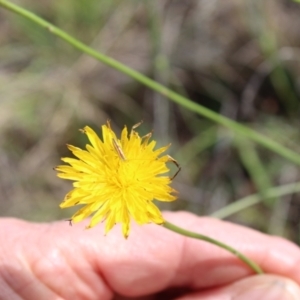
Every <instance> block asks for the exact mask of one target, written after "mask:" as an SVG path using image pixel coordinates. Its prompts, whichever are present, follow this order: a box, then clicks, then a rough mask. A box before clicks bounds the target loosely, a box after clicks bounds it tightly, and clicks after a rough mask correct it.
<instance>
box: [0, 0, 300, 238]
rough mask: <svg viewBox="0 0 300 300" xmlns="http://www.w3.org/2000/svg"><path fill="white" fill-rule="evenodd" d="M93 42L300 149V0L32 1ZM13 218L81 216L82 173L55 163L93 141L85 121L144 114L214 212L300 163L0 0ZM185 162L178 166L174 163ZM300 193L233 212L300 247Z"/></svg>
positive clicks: (0, 150)
mask: <svg viewBox="0 0 300 300" xmlns="http://www.w3.org/2000/svg"><path fill="white" fill-rule="evenodd" d="M19 4H20V5H22V6H24V7H25V8H27V9H30V10H32V11H34V12H35V13H37V14H38V15H40V16H42V17H44V18H45V19H47V20H49V21H50V22H52V23H54V24H55V25H57V26H59V27H61V28H62V29H63V30H65V31H67V32H68V33H70V34H72V35H73V36H75V37H77V38H78V39H80V40H81V41H83V42H85V43H86V44H88V45H90V46H92V47H93V48H95V49H97V50H99V51H101V52H103V53H106V54H108V55H109V56H111V57H114V58H116V59H118V60H120V61H121V62H123V63H125V64H126V65H128V66H130V67H132V68H134V69H136V70H138V71H140V72H142V73H144V74H146V75H147V76H149V77H151V78H153V79H155V80H156V81H158V82H160V83H162V84H164V85H166V86H168V87H170V88H172V89H173V90H175V91H177V92H179V93H181V94H183V95H186V96H188V97H189V98H191V99H192V100H193V101H194V102H196V103H199V104H202V105H204V106H206V107H208V108H210V109H212V110H214V111H216V112H218V113H219V114H222V115H224V116H227V117H229V118H231V119H234V120H236V121H238V122H243V123H244V124H246V125H247V126H249V127H251V128H254V129H255V130H257V131H259V132H261V133H263V134H264V135H266V136H268V137H271V138H272V139H274V140H276V141H278V142H279V143H281V144H283V145H285V146H286V147H288V148H290V149H292V150H294V151H296V152H298V153H299V155H300V132H299V128H300V127H299V125H300V86H299V84H300V81H299V80H300V64H299V61H300V48H299V47H300V31H299V28H300V18H299V15H300V5H299V4H297V3H294V2H292V1H289V0H276V1H260V0H257V1H253V0H247V1H239V0H227V1H222V0H189V1H184V0H126V1H124V0H110V1H107V0H76V1H74V0H63V1H62V0H59V1H58V0H57V1H46V0H44V1H33V0H20V1H19ZM0 95H1V97H0V134H1V140H0V195H1V196H0V215H1V216H14V217H20V218H24V219H28V220H34V221H51V220H56V219H64V218H68V217H69V216H71V214H72V213H73V211H72V209H69V210H61V209H60V208H59V207H58V205H59V203H60V202H61V200H62V199H63V197H64V195H65V193H66V192H67V191H69V190H70V189H71V182H67V181H63V180H60V179H58V178H57V177H56V173H55V171H53V167H55V166H56V165H58V164H60V163H61V162H60V157H63V156H69V155H70V153H69V152H68V150H67V148H66V146H65V145H66V143H69V144H73V145H76V146H81V147H83V146H84V145H85V144H86V143H87V140H86V139H85V136H83V135H82V134H81V133H80V132H79V131H78V129H79V128H82V127H83V126H85V125H89V126H91V127H93V128H94V129H95V130H96V131H98V132H100V130H99V129H100V126H101V125H102V124H103V123H105V122H106V121H107V120H108V119H110V120H111V122H112V126H113V128H114V129H115V131H117V132H120V130H121V129H122V127H123V126H124V124H127V125H128V126H132V125H133V124H136V123H138V122H139V121H140V120H143V121H144V123H143V125H142V126H140V128H139V131H140V132H141V134H144V133H147V132H149V131H151V130H152V129H153V130H154V138H155V139H157V140H158V145H159V146H162V145H165V144H168V143H169V142H171V143H172V147H171V149H170V154H171V155H172V156H173V157H174V158H175V159H176V160H178V162H179V163H180V165H181V167H182V171H181V172H180V174H179V175H178V176H177V177H176V179H175V180H174V184H173V186H174V187H175V188H176V189H177V190H178V191H179V192H180V194H179V199H178V201H176V202H174V203H170V204H164V205H162V206H161V207H162V208H164V209H172V210H187V211H191V212H194V213H196V214H198V215H209V214H211V213H213V212H215V211H217V210H218V209H221V208H223V207H226V206H227V205H229V204H231V203H234V201H236V200H238V199H240V198H242V197H245V196H247V195H251V194H253V193H258V194H259V195H261V196H264V193H265V192H266V190H268V189H269V188H270V187H273V186H278V185H284V184H288V183H292V182H298V181H300V174H299V167H297V166H295V165H293V164H292V163H290V162H289V161H287V160H286V159H283V158H281V157H279V156H278V155H276V154H273V153H271V152H270V151H269V150H266V149H264V148H262V147H261V146H257V145H255V144H253V143H252V142H249V141H248V140H245V139H243V137H241V136H235V135H234V134H233V133H232V132H230V131H229V130H227V129H225V128H223V127H220V126H217V125H216V124H215V123H213V122H211V121H208V120H207V119H205V118H202V117H200V116H199V115H196V114H195V113H192V112H190V111H187V110H186V109H184V108H182V107H179V106H178V105H176V104H174V103H172V102H170V101H169V100H167V99H165V98H164V97H162V96H160V95H158V94H157V93H155V92H152V91H151V90H149V89H148V88H145V87H144V86H142V85H140V84H138V83H136V82H135V81H133V80H132V79H130V78H128V77H126V76H125V75H122V74H120V73H119V72H117V71H115V70H112V69H110V68H108V67H106V66H104V65H102V64H101V63H99V62H97V61H96V60H94V59H93V58H90V57H88V56H87V55H83V54H81V53H79V52H78V51H77V50H75V49H73V48H72V47H71V46H70V45H68V44H66V43H65V42H63V41H61V40H59V39H58V38H55V37H53V36H52V35H51V34H50V33H49V32H47V31H45V30H43V29H41V28H39V27H37V26H36V25H35V24H33V23H31V22H29V21H27V20H25V19H23V18H21V17H19V16H16V15H13V14H12V13H10V12H8V11H5V10H4V9H2V8H0ZM172 170H173V171H174V170H175V169H173V167H172ZM299 201H300V197H299V195H297V194H296V193H295V194H293V193H291V194H289V195H286V196H284V197H273V198H269V199H268V200H266V201H262V202H261V203H259V204H257V205H254V206H251V207H249V208H247V209H244V210H241V211H239V212H238V213H235V214H233V215H230V216H227V219H229V220H231V221H234V222H237V223H241V224H244V225H247V226H251V227H254V228H256V229H259V230H261V231H264V232H268V233H271V234H278V235H282V236H285V237H287V238H289V239H292V240H294V241H296V242H298V243H299V241H300V231H299V216H300V202H299Z"/></svg>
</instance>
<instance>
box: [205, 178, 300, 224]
mask: <svg viewBox="0 0 300 300" xmlns="http://www.w3.org/2000/svg"><path fill="white" fill-rule="evenodd" d="M299 192H300V182H297V183H290V184H286V185H282V186H277V187H273V188H270V189H268V190H266V191H265V192H264V194H263V195H260V194H253V195H250V196H246V197H244V198H242V199H240V200H237V201H235V202H233V203H231V204H229V205H227V206H225V207H224V208H221V209H220V210H217V211H215V212H214V213H212V214H211V215H210V216H211V217H215V218H220V219H224V218H227V217H229V216H231V215H233V214H235V213H237V212H239V211H241V210H243V209H246V208H248V207H250V206H252V205H255V204H257V203H259V202H261V201H262V200H263V199H267V198H275V197H282V196H285V195H289V194H293V193H299Z"/></svg>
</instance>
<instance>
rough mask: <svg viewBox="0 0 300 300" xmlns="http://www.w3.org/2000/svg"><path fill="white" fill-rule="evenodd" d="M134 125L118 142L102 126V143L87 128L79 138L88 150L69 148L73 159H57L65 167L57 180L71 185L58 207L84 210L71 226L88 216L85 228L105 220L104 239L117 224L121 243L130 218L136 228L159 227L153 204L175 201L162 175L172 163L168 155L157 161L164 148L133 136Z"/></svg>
mask: <svg viewBox="0 0 300 300" xmlns="http://www.w3.org/2000/svg"><path fill="white" fill-rule="evenodd" d="M138 125H139V124H137V125H135V126H133V128H132V130H131V131H130V133H128V131H127V128H126V126H125V127H124V129H123V130H122V133H121V138H120V139H118V138H117V137H116V135H115V133H114V132H113V131H112V129H111V127H110V123H109V122H107V124H106V125H103V126H102V136H103V138H102V140H101V139H100V138H99V137H98V136H97V134H96V133H95V132H94V131H93V130H92V129H91V128H90V127H88V126H86V127H85V128H84V129H83V132H84V133H85V134H86V135H87V137H88V139H89V140H90V142H91V145H86V150H82V149H80V148H77V147H74V146H71V145H68V148H69V149H70V150H71V151H72V152H73V154H74V155H75V156H76V157H77V159H75V158H62V161H64V162H65V163H68V164H69V165H61V166H58V167H57V168H56V170H57V171H58V172H59V173H58V174H57V176H58V177H60V178H63V179H69V180H73V181H75V182H74V183H73V187H74V189H73V190H71V191H70V192H69V193H68V194H67V195H66V196H65V199H64V201H63V202H62V203H61V204H60V207H61V208H65V207H70V206H74V205H78V204H83V205H84V206H83V207H82V208H81V209H79V210H78V211H77V212H76V213H75V214H74V215H73V216H72V218H71V221H73V222H79V221H81V220H83V219H85V218H86V217H88V216H89V215H91V214H93V216H92V218H91V221H90V224H89V226H88V228H90V227H93V226H95V225H96V224H97V223H99V222H101V221H104V220H105V221H106V225H105V233H107V232H108V231H109V230H110V229H111V228H112V227H113V226H114V225H115V224H116V223H121V224H122V232H123V235H124V236H125V237H126V238H127V236H128V234H129V230H130V218H131V217H132V218H133V219H134V220H135V221H136V222H137V223H138V224H146V223H151V222H153V223H156V224H162V223H164V219H163V217H162V214H161V212H160V210H159V209H158V208H157V207H156V206H155V205H154V204H153V200H154V199H156V200H160V201H173V200H175V199H176V197H175V196H174V195H173V194H174V193H175V192H176V191H175V190H174V189H172V188H171V187H170V186H169V184H170V183H171V181H172V178H170V177H168V176H166V175H163V174H165V173H167V172H169V168H168V167H167V165H166V164H167V163H168V162H170V161H171V162H174V163H175V164H176V165H177V163H176V161H174V160H173V159H172V158H171V157H170V156H169V155H163V156H160V155H161V154H162V153H163V152H165V151H166V150H167V149H168V147H169V145H168V146H165V147H162V148H159V149H157V150H154V147H155V144H156V142H155V141H149V139H150V137H151V133H149V134H147V135H146V136H144V137H140V136H139V134H138V133H137V132H136V131H135V128H136V127H137V126H138ZM173 177H174V176H173Z"/></svg>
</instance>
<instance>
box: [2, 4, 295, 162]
mask: <svg viewBox="0 0 300 300" xmlns="http://www.w3.org/2000/svg"><path fill="white" fill-rule="evenodd" d="M0 5H1V6H2V7H4V8H6V9H8V10H10V11H12V12H14V13H16V14H18V15H21V16H23V17H25V18H26V19H28V20H31V21H32V22H34V23H35V24H37V25H39V26H41V27H44V28H46V29H47V30H48V31H49V32H51V33H52V34H54V35H56V36H58V37H60V38H61V39H63V40H64V41H66V42H67V43H69V44H70V45H72V46H74V47H75V48H76V49H78V50H80V51H82V52H83V53H86V54H88V55H90V56H92V57H94V58H95V59H97V60H99V61H101V62H102V63H104V64H106V65H108V66H110V67H112V68H114V69H116V70H118V71H120V72H121V73H124V74H126V75H127V76H129V77H131V78H133V79H135V80H136V81H138V82H140V83H142V84H144V85H145V86H147V87H149V88H150V89H152V90H154V91H156V92H158V93H160V94H161V95H163V96H165V97H167V98H169V99H170V100H172V101H174V102H175V103H177V104H179V105H181V106H183V107H185V108H186V109H189V110H191V111H193V112H195V113H198V114H199V115H202V116H204V117H206V118H207V119H210V120H212V121H214V122H216V123H218V124H220V125H223V126H226V127H228V128H229V129H231V130H233V131H234V132H236V133H239V134H242V135H244V136H245V137H247V138H249V139H251V140H253V141H255V142H257V143H258V144H260V145H263V146H264V147H266V148H268V149H270V150H272V151H273V152H275V153H277V154H279V155H281V156H282V157H285V158H286V159H289V160H290V161H292V162H294V163H296V164H298V165H300V156H299V155H298V154H297V153H295V152H294V151H292V150H290V149H287V148H285V147H284V146H282V145H280V144H278V143H276V142H275V141H273V140H272V139H270V138H268V137H266V136H264V135H262V134H260V133H258V132H256V131H254V130H252V129H250V128H248V127H246V126H244V125H242V124H239V123H237V122H235V121H233V120H230V119H228V118H226V117H224V116H222V115H219V114H218V113H216V112H214V111H211V110H209V109H208V108H206V107H204V106H202V105H199V104H197V103H195V102H193V101H192V100H190V99H188V98H186V97H183V96H181V95H179V94H177V93H175V92H173V91H172V90H170V89H168V88H166V87H165V86H163V85H162V84H159V83H157V82H155V81H153V80H151V79H150V78H148V77H147V76H145V75H143V74H141V73H139V72H137V71H135V70H133V69H131V68H129V67H127V66H126V65H124V64H122V63H120V62H118V61H116V60H114V59H113V58H110V57H108V56H106V55H104V54H102V53H100V52H97V51H96V50H94V49H92V48H90V47H88V46H86V45H85V44H83V43H82V42H80V41H79V40H77V39H75V38H73V37H72V36H70V35H69V34H67V33H66V32H64V31H63V30H61V29H59V28H58V27H56V26H54V25H52V24H51V23H49V22H47V21H46V20H44V19H42V18H40V17H39V16H37V15H35V14H34V13H32V12H30V11H28V10H26V9H24V8H22V7H20V6H18V5H16V4H13V3H11V2H10V1H6V0H0Z"/></svg>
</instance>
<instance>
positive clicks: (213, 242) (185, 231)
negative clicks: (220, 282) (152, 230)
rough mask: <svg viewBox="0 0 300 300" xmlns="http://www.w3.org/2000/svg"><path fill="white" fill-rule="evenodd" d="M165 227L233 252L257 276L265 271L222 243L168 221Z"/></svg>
mask: <svg viewBox="0 0 300 300" xmlns="http://www.w3.org/2000/svg"><path fill="white" fill-rule="evenodd" d="M163 226H164V227H165V228H167V229H169V230H171V231H174V232H176V233H179V234H181V235H184V236H187V237H191V238H194V239H198V240H202V241H206V242H208V243H211V244H213V245H216V246H218V247H220V248H223V249H225V250H227V251H229V252H231V253H232V254H233V255H235V256H236V257H238V258H239V259H240V260H242V261H243V262H244V263H245V264H247V265H248V266H249V267H250V268H251V269H252V270H253V271H254V272H255V273H257V274H263V273H264V272H263V270H262V269H261V268H260V267H259V266H258V265H257V264H256V263H255V262H254V261H252V260H251V259H250V258H248V257H247V256H245V255H244V254H242V253H240V252H239V251H237V250H235V249H234V248H232V247H230V246H228V245H226V244H223V243H222V242H219V241H217V240H214V239H212V238H210V237H208V236H206V235H202V234H199V233H195V232H192V231H188V230H185V229H183V228H180V227H178V226H176V225H174V224H172V223H169V222H167V221H165V223H164V224H163Z"/></svg>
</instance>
